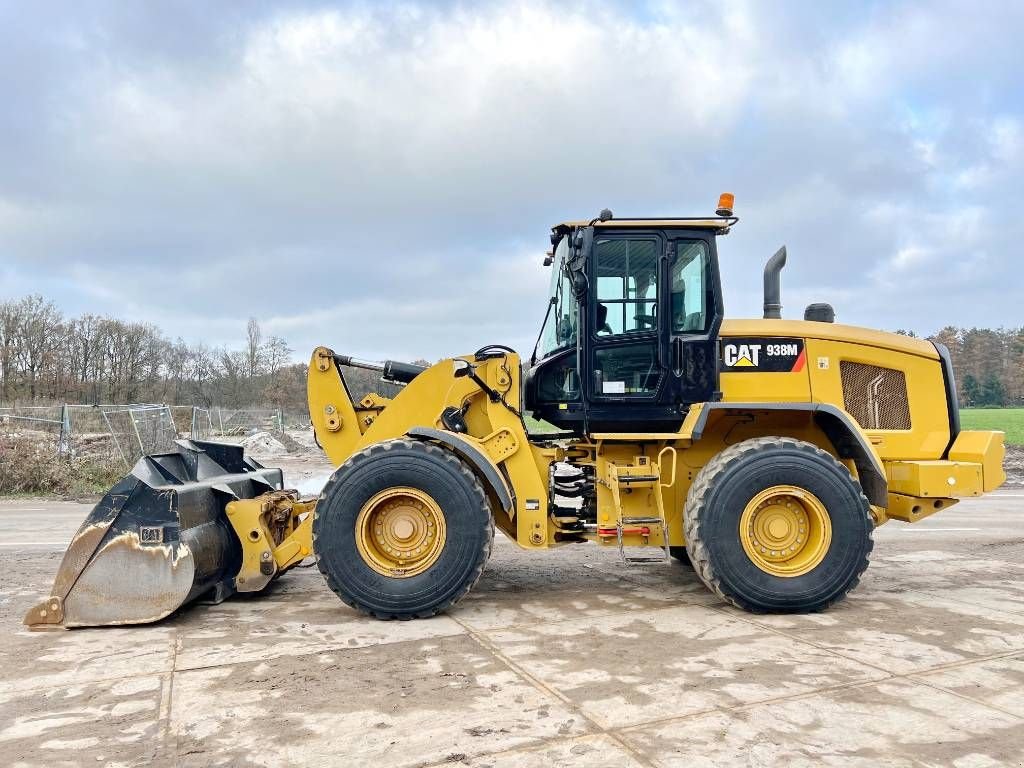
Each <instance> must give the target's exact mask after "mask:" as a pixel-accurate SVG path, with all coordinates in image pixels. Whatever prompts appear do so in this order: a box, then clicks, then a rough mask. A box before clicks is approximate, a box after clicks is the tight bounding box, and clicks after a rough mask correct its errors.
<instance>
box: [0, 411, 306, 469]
mask: <svg viewBox="0 0 1024 768" xmlns="http://www.w3.org/2000/svg"><path fill="white" fill-rule="evenodd" d="M306 423H307V424H308V419H307V421H306ZM284 429H285V418H284V415H283V414H282V412H281V410H280V409H275V408H265V409H254V408H249V409H228V408H201V407H198V406H187V405H186V406H177V405H174V406H170V405H163V404H159V403H133V404H131V405H76V404H70V403H68V404H63V405H45V406H23V405H12V406H7V407H0V437H27V438H30V439H31V438H35V439H37V440H40V441H41V442H50V441H52V442H51V443H50V444H52V445H55V446H56V448H57V451H58V453H60V454H62V455H79V454H93V455H107V456H111V457H116V458H118V459H120V460H121V461H122V462H124V465H125V467H126V468H131V467H132V466H133V465H134V464H135V462H137V461H138V460H139V459H140V458H141V457H142V456H145V455H149V454H154V453H165V452H168V451H173V450H174V441H175V440H176V439H178V438H190V439H193V440H209V439H213V438H216V437H218V436H230V437H239V436H245V435H250V434H253V433H255V432H272V433H276V434H283V433H284Z"/></svg>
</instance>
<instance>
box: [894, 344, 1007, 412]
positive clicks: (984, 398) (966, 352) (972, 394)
mask: <svg viewBox="0 0 1024 768" xmlns="http://www.w3.org/2000/svg"><path fill="white" fill-rule="evenodd" d="M910 335H913V334H910ZM929 338H930V339H931V340H932V341H937V342H939V343H941V344H945V345H946V347H948V348H949V353H950V357H951V358H952V359H953V371H954V374H955V378H956V382H957V389H958V390H959V395H960V405H962V406H975V407H998V406H1024V327H1021V328H997V329H995V330H993V329H991V328H956V327H954V326H947V327H945V328H943V329H942V330H941V331H939V332H938V333H936V334H935V335H934V336H931V337H929Z"/></svg>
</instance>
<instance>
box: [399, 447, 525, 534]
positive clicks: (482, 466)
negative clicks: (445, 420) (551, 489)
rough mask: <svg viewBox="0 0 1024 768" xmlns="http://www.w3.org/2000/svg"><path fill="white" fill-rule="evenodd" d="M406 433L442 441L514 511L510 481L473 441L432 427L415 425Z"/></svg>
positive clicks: (508, 510) (510, 510)
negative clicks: (508, 481)
mask: <svg viewBox="0 0 1024 768" xmlns="http://www.w3.org/2000/svg"><path fill="white" fill-rule="evenodd" d="M406 434H407V435H408V436H409V437H412V438H415V439H417V440H429V441H431V442H434V443H440V444H441V445H443V446H445V447H446V448H448V449H449V450H451V451H453V452H454V453H455V454H456V455H457V456H458V457H459V458H460V459H462V460H463V461H465V462H466V463H467V464H469V465H470V466H471V467H473V469H474V470H475V471H476V474H477V477H479V478H480V479H481V480H482V481H483V482H484V483H486V484H487V486H488V487H489V488H490V490H491V491H493V492H494V496H495V498H497V500H498V503H499V504H501V508H502V509H504V510H505V512H506V513H508V514H509V515H511V514H512V513H513V510H514V508H515V500H514V497H513V494H512V491H511V490H510V489H509V487H508V483H506V482H505V478H504V477H503V476H502V474H501V472H499V471H498V468H497V467H496V466H495V465H494V462H493V461H491V459H490V457H489V456H488V455H487V454H486V453H484V452H483V451H482V450H480V448H478V447H477V446H476V445H474V444H473V443H472V442H470V441H469V440H467V439H466V438H464V437H463V436H462V435H457V434H455V433H454V432H447V431H445V430H443V429H433V428H431V427H413V428H412V429H410V430H409V431H408V432H407V433H406Z"/></svg>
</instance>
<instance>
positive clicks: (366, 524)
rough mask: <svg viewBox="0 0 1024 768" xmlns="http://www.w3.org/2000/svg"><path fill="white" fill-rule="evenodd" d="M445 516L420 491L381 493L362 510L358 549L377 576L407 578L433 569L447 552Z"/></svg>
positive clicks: (433, 502)
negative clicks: (442, 553)
mask: <svg viewBox="0 0 1024 768" xmlns="http://www.w3.org/2000/svg"><path fill="white" fill-rule="evenodd" d="M446 532H447V526H446V525H445V521H444V513H443V512H442V511H441V508H440V507H439V506H438V505H437V502H436V501H434V500H433V499H432V498H431V497H430V496H429V495H427V494H426V493H424V492H423V491H421V490H419V489H418V488H409V487H406V486H399V487H396V488H388V489H387V490H386V491H381V492H380V493H378V494H377V495H376V496H374V497H373V498H372V499H370V500H369V501H368V502H366V504H364V505H363V508H362V509H361V510H359V516H358V517H357V518H356V548H357V549H358V550H359V554H360V555H361V556H362V558H363V561H364V562H365V563H366V564H367V565H368V566H370V567H371V568H372V569H373V570H375V571H376V572H377V573H379V574H381V575H383V576H388V577H390V578H393V579H407V578H409V577H410V576H416V575H417V574H420V573H423V572H424V571H425V570H427V569H428V568H430V566H432V565H433V564H434V563H435V562H437V558H438V557H440V556H441V550H442V549H444V540H445V536H446Z"/></svg>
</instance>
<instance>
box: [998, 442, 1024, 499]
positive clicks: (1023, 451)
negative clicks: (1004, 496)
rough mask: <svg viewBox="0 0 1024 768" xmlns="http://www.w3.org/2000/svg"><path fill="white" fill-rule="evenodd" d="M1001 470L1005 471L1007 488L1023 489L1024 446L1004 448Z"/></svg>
mask: <svg viewBox="0 0 1024 768" xmlns="http://www.w3.org/2000/svg"><path fill="white" fill-rule="evenodd" d="M1003 469H1005V470H1006V487H1007V488H1024V446H1021V445H1008V446H1006V459H1005V461H1004V462H1003Z"/></svg>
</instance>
